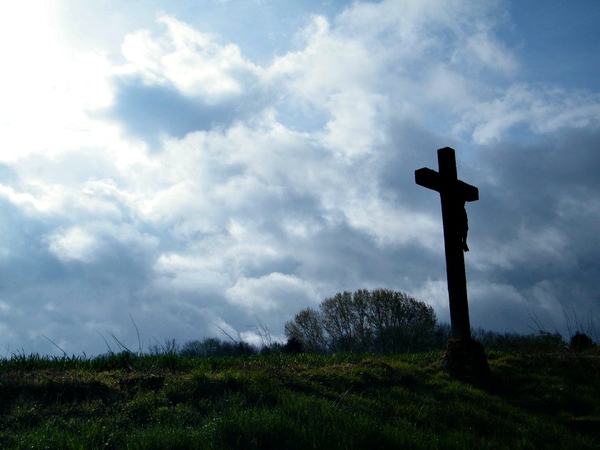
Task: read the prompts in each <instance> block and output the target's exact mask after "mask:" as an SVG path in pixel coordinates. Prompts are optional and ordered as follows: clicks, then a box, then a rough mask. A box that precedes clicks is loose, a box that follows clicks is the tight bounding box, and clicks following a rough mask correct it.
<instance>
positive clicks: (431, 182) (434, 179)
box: [415, 147, 479, 339]
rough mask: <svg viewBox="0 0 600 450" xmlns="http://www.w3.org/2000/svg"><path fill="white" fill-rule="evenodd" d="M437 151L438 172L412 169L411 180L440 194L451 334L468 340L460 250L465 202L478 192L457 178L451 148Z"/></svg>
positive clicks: (469, 331) (468, 326) (463, 229)
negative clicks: (412, 175) (413, 179)
mask: <svg viewBox="0 0 600 450" xmlns="http://www.w3.org/2000/svg"><path fill="white" fill-rule="evenodd" d="M437 154H438V165H439V172H435V171H434V170H431V169H428V168H422V169H418V170H416V171H415V181H416V183H417V184H418V185H420V186H424V187H426V188H428V189H432V190H435V191H437V192H439V193H440V197H441V203H442V222H443V227H444V247H445V255H446V275H447V279H448V299H449V303H450V322H451V325H452V337H453V338H456V339H471V324H470V320H469V303H468V299H467V277H466V273H465V258H464V253H463V251H466V250H467V249H468V247H467V246H466V230H467V228H468V227H467V223H466V221H467V216H466V212H465V202H472V201H475V200H478V199H479V191H478V189H477V188H476V187H474V186H471V185H469V184H467V183H464V182H463V181H460V180H459V179H458V175H457V170H456V156H455V153H454V150H453V149H451V148H450V147H445V148H442V149H440V150H438V152H437Z"/></svg>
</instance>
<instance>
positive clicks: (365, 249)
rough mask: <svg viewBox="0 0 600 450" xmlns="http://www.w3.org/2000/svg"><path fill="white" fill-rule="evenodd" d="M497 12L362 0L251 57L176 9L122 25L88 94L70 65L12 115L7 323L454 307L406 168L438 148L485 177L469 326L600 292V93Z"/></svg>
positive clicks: (32, 339) (72, 348)
mask: <svg viewBox="0 0 600 450" xmlns="http://www.w3.org/2000/svg"><path fill="white" fill-rule="evenodd" d="M223 6H224V7H225V5H223ZM167 9H168V8H167ZM248 20H251V19H250V18H249V19H248ZM190 22H191V21H190ZM510 23H511V22H510V17H509V16H508V13H507V12H506V10H505V5H504V4H503V3H501V2H497V3H492V4H486V5H479V6H473V4H472V3H469V2H460V1H455V2H444V3H439V2H422V1H419V2H416V1H415V2H398V1H383V2H379V3H359V2H357V3H354V4H352V5H350V6H348V7H346V8H345V9H344V10H343V11H342V12H341V13H340V14H338V15H336V16H335V17H327V16H324V15H313V16H312V17H311V18H310V19H308V21H307V23H306V24H305V26H304V27H303V28H302V29H299V30H292V31H290V34H291V33H295V40H294V45H293V47H290V48H289V49H286V51H281V52H278V53H277V54H273V56H272V57H270V58H267V57H264V58H261V63H259V62H255V61H252V60H250V59H249V58H248V57H247V56H246V55H244V54H243V53H242V51H241V48H242V47H241V44H240V45H238V44H236V43H231V42H228V39H227V37H226V36H219V35H217V34H216V33H208V32H206V31H204V30H203V29H200V28H198V27H195V26H192V25H191V24H190V23H187V22H186V21H184V20H181V19H176V18H175V17H174V16H173V15H169V14H168V13H162V14H159V15H158V16H157V25H158V26H157V27H156V29H152V30H151V29H139V27H138V28H137V29H136V30H133V31H131V32H130V33H129V34H127V35H126V36H123V37H122V41H123V45H122V58H118V61H117V60H114V61H113V60H112V59H110V57H109V56H108V55H106V54H104V55H102V54H100V55H98V54H95V56H94V58H92V59H93V60H94V61H96V63H97V64H98V65H97V66H96V67H100V68H101V69H102V70H100V71H99V73H96V74H93V75H90V76H91V77H92V78H91V80H92V82H91V84H92V85H93V86H92V87H91V88H90V90H89V91H88V90H86V89H84V88H83V87H81V86H84V83H82V81H81V80H79V81H78V83H79V84H77V86H80V87H81V89H82V91H79V90H75V93H73V94H70V93H68V92H67V91H66V86H68V83H69V80H71V78H69V77H67V78H66V79H65V80H66V81H64V83H62V82H61V83H62V84H59V86H61V89H62V90H61V91H60V92H61V95H64V99H66V102H67V104H68V105H69V106H68V108H67V109H62V108H58V109H57V110H56V111H57V112H56V116H53V115H52V114H51V113H50V111H51V110H52V109H51V107H50V106H49V105H51V104H52V103H56V104H58V103H60V102H59V99H60V98H55V97H48V94H47V92H46V91H45V90H44V89H42V91H43V92H44V93H45V94H44V95H46V96H41V97H40V99H41V100H40V101H41V102H42V104H43V108H42V110H43V111H42V112H40V115H39V116H38V115H34V116H33V117H34V119H32V120H33V122H28V121H23V122H20V121H18V122H19V123H18V127H20V128H18V127H17V128H14V129H11V130H12V131H11V133H13V135H15V136H16V134H15V133H16V132H15V129H18V130H21V131H22V130H25V129H31V124H32V123H34V124H36V125H37V124H38V123H39V124H40V125H39V128H36V132H29V134H28V135H27V136H25V137H24V138H23V140H18V139H16V138H15V137H14V136H13V135H11V136H13V138H14V141H13V142H12V143H14V148H19V149H23V152H22V153H19V155H18V156H17V157H9V156H6V157H5V158H4V161H5V163H6V164H5V165H4V166H3V170H1V171H0V182H1V183H2V184H1V185H0V209H1V211H2V213H3V217H5V218H6V228H5V230H4V232H3V235H2V236H0V267H2V268H3V270H4V271H5V274H6V279H7V280H8V281H7V282H6V284H5V285H3V286H2V287H0V325H2V327H3V328H2V329H5V331H6V334H5V336H7V339H8V340H7V341H6V342H8V344H10V345H12V346H13V348H14V346H15V345H16V346H18V347H19V348H21V347H22V348H24V349H26V350H30V349H31V350H35V351H40V352H50V353H52V352H56V349H53V348H52V346H51V344H49V343H48V342H45V340H44V339H43V338H42V337H41V335H42V334H43V335H46V336H49V337H50V338H52V339H53V340H55V341H56V342H57V343H59V344H60V346H61V347H62V348H64V349H65V350H67V351H68V352H74V353H80V352H82V351H85V352H86V353H87V354H88V355H89V354H94V353H96V352H101V351H104V350H105V343H104V342H103V341H102V339H101V337H100V336H98V333H100V334H103V335H104V336H107V333H108V332H109V331H110V332H114V333H115V335H116V336H117V337H118V338H119V339H122V340H123V342H127V343H128V344H129V345H131V346H133V347H135V346H137V337H136V332H135V328H134V327H133V326H132V323H131V319H130V315H131V317H132V318H133V320H134V321H135V323H136V324H137V325H138V327H139V329H140V332H141V334H142V336H143V338H144V339H146V340H148V339H150V338H157V339H158V340H159V341H160V340H162V339H163V338H165V337H166V338H171V337H173V338H176V339H177V340H179V341H185V340H190V339H198V338H201V337H203V336H205V335H211V334H212V335H221V330H225V331H226V332H227V333H229V334H231V335H232V336H234V335H237V334H239V335H240V336H245V337H246V338H248V339H249V333H250V332H251V331H252V329H253V328H252V327H253V326H256V320H257V318H258V319H259V320H260V321H261V323H263V324H266V325H267V326H268V328H269V329H270V330H271V331H272V332H273V333H274V334H275V335H276V336H277V337H278V338H282V337H283V331H282V330H283V325H284V323H285V321H287V320H290V319H291V318H293V316H294V314H295V313H297V312H298V311H299V310H300V309H302V308H305V307H307V306H313V307H314V306H316V305H317V304H318V302H319V301H321V300H322V299H324V298H326V297H329V296H332V295H334V294H335V293H336V292H339V291H343V290H355V289H361V288H368V289H373V288H378V287H384V288H390V289H398V290H405V291H408V292H409V293H411V294H412V295H414V296H415V297H417V298H420V299H422V300H425V301H427V302H429V303H431V304H432V305H433V306H434V307H435V309H436V312H437V313H438V317H439V318H440V319H442V320H447V319H448V314H447V294H446V281H445V267H444V256H443V236H442V228H441V227H442V225H441V217H440V209H439V208H440V207H439V196H438V195H437V194H436V193H435V192H432V191H429V190H426V189H423V188H421V187H419V186H416V185H415V183H414V170H415V169H418V168H420V167H423V166H429V167H431V168H436V167H435V164H436V159H435V150H436V149H437V148H441V147H444V146H447V145H451V146H454V147H456V148H457V150H458V164H459V176H460V177H461V178H462V179H464V180H465V181H466V182H469V183H472V184H474V185H477V186H478V187H479V189H480V196H481V200H480V201H479V202H475V203H472V204H469V205H468V212H469V220H470V226H471V230H470V236H469V242H470V246H471V249H472V250H471V252H469V253H468V254H467V256H466V258H467V270H468V278H469V281H470V285H469V288H470V299H471V305H472V323H473V325H474V326H479V325H481V326H484V327H486V328H491V329H496V330H500V331H502V330H516V331H520V332H527V331H529V329H528V328H527V326H528V315H527V312H528V310H530V311H539V313H540V315H541V316H543V317H551V318H552V320H554V321H557V320H559V319H560V314H562V310H561V303H564V302H572V304H575V305H578V306H579V307H581V309H582V310H587V309H589V308H591V307H594V306H596V305H598V304H599V299H598V294H597V293H596V292H595V289H596V288H595V286H596V281H595V280H597V275H598V273H599V272H600V267H599V266H598V263H597V261H596V260H597V257H596V256H597V255H598V253H599V250H600V249H599V248H598V245H597V242H596V238H595V230H596V228H597V227H596V224H597V220H598V215H599V214H600V204H599V203H598V201H597V200H596V199H597V198H600V196H599V195H598V194H600V192H598V190H599V186H598V183H597V173H598V170H599V169H600V167H598V158H597V152H596V149H597V144H598V124H599V122H600V121H599V115H598V104H600V102H599V100H598V97H597V93H593V92H589V91H581V90H574V89H572V88H570V87H564V86H556V85H549V84H541V83H532V82H530V81H528V80H524V79H522V78H521V73H522V72H521V71H522V65H523V64H526V61H520V60H519V58H518V56H516V53H515V52H514V49H513V48H511V47H510V46H509V44H507V43H506V42H507V40H506V39H503V38H502V36H503V33H504V31H503V30H505V29H506V28H510ZM296 31H297V32H296ZM290 40H293V39H291V38H290ZM60 61H63V60H60ZM63 62H64V61H63ZM61 64H62V63H61ZM78 64H79V63H77V64H75V66H76V67H82V66H80V65H78ZM61 67H62V68H63V69H64V67H73V66H72V65H71V66H61ZM61 70H62V69H61ZM81 70H83V69H81ZM59 72H60V71H59ZM61 73H62V72H61ZM77 73H78V74H79V75H81V74H84V75H85V74H86V73H87V72H85V71H80V72H77ZM79 75H77V77H79ZM23 89H25V88H23ZM78 89H79V88H78ZM80 92H83V94H81V95H80V94H79V93H80ZM59 97H60V96H59ZM49 98H52V99H53V100H52V101H50V100H48V99H49ZM3 111H4V110H3ZM65 111H67V112H65ZM4 113H5V114H6V111H4ZM25 116H26V114H23V117H25ZM46 117H47V118H49V120H50V125H48V124H47V123H46V122H44V118H46ZM73 118H75V119H76V120H74V121H72V122H71V121H70V120H71V119H73ZM19 120H21V119H19ZM65 124H69V126H67V125H65ZM28 127H29V128H28ZM52 127H54V128H56V130H58V131H55V132H52V133H50V132H49V131H48V130H49V129H52ZM11 139H12V138H11ZM48 149H50V151H48ZM536 308H537V309H536Z"/></svg>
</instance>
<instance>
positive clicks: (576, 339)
mask: <svg viewBox="0 0 600 450" xmlns="http://www.w3.org/2000/svg"><path fill="white" fill-rule="evenodd" d="M595 346H596V344H595V343H594V341H592V339H591V338H590V337H589V336H588V335H587V334H585V333H580V332H579V331H578V332H576V333H575V334H574V335H573V336H572V337H571V342H570V343H569V347H571V349H573V350H575V351H578V352H580V351H583V350H589V349H590V348H593V347H595Z"/></svg>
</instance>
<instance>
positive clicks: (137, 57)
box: [123, 14, 257, 101]
mask: <svg viewBox="0 0 600 450" xmlns="http://www.w3.org/2000/svg"><path fill="white" fill-rule="evenodd" d="M158 21H159V22H160V23H162V24H164V25H165V26H166V27H167V34H166V36H164V37H162V38H160V39H153V37H152V36H151V35H150V33H149V32H148V31H139V32H137V33H134V34H131V35H129V36H127V37H126V39H125V42H124V43H123V55H124V56H125V57H126V58H127V60H128V61H129V62H130V64H131V65H132V67H129V68H128V70H130V71H135V72H137V73H140V74H141V75H142V76H143V78H144V80H145V81H146V82H148V83H158V84H164V83H171V84H172V85H173V86H175V87H176V88H177V89H179V90H180V91H182V92H184V93H186V94H189V95H198V96H201V97H203V98H206V99H208V100H209V101H216V100H218V99H220V98H222V97H227V96H232V95H239V94H241V93H242V92H243V91H244V90H245V88H246V86H245V84H246V82H245V78H246V77H248V76H252V75H253V73H254V72H255V71H256V70H257V69H256V67H255V66H254V65H253V64H252V63H251V62H249V61H247V60H246V59H244V58H243V57H242V55H241V53H240V50H239V48H238V47H237V46H236V45H235V44H226V45H220V44H219V43H218V42H217V41H216V38H215V37H214V36H211V35H210V34H207V33H201V32H199V31H198V30H195V29H193V28H192V27H190V26H189V25H187V24H185V23H183V22H181V21H178V20H176V19H174V18H173V17H170V16H168V15H166V14H160V15H159V16H158Z"/></svg>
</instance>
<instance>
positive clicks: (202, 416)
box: [0, 351, 600, 449]
mask: <svg viewBox="0 0 600 450" xmlns="http://www.w3.org/2000/svg"><path fill="white" fill-rule="evenodd" d="M438 357H439V353H438V352H435V353H428V354H416V355H398V356H390V357H380V356H369V355H333V356H322V355H297V356H288V355H270V356H252V357H237V358H232V357H229V358H207V359H200V358H184V357H181V356H176V355H173V354H165V355H153V356H149V355H146V356H135V355H127V354H118V355H106V356H101V357H98V358H46V357H40V356H36V355H32V356H23V355H17V356H14V357H12V358H10V359H4V360H0V448H17V449H18V448H36V449H38V448H40V449H42V448H52V449H54V448H66V449H84V448H85V449H94V448H127V449H129V448H131V449H155V448H161V449H169V448H173V449H181V448H199V449H213V448H218V449H221V448H249V449H250V448H257V449H258V448H261V449H264V448H266V449H268V448H278V449H281V448H290V449H295V448H298V449H307V448H356V449H361V448H383V449H385V448H402V447H406V448H411V449H413V448H414V449H437V448H440V449H470V448H472V449H502V448H506V449H521V448H522V449H537V448H544V449H570V448H573V449H575V448H577V449H586V448H589V449H592V448H600V405H599V403H598V399H599V398H600V373H599V368H600V364H599V363H600V353H598V351H595V352H589V353H585V354H581V353H577V354H576V353H572V352H568V351H564V352H562V353H553V354H535V355H518V356H517V355H512V354H506V353H498V352H494V353H490V354H489V362H490V367H491V370H492V374H493V380H492V382H491V383H490V384H489V385H487V386H484V387H477V386H472V385H469V384H465V383H461V382H458V381H456V380H453V379H451V378H450V377H449V376H448V374H446V373H445V372H443V371H442V370H440V369H439V367H438V364H437V361H438Z"/></svg>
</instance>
